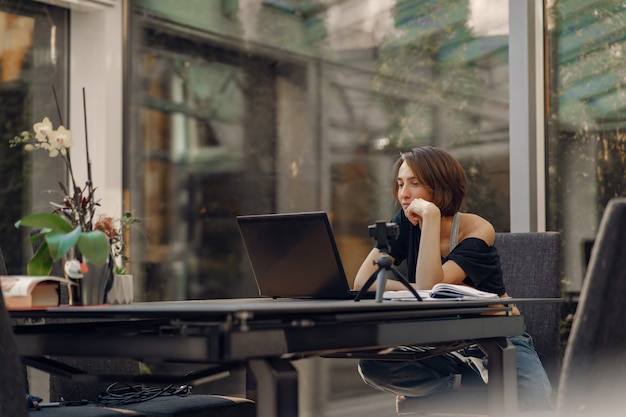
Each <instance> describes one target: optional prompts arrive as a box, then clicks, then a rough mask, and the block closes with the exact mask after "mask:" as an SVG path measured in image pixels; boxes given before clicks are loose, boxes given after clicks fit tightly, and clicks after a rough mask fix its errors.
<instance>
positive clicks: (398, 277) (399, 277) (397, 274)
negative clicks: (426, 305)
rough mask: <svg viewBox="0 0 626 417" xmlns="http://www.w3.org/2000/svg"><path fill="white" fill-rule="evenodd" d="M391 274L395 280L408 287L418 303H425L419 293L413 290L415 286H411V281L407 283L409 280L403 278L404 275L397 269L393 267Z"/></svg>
mask: <svg viewBox="0 0 626 417" xmlns="http://www.w3.org/2000/svg"><path fill="white" fill-rule="evenodd" d="M391 272H392V273H393V276H394V278H393V279H395V280H396V281H400V282H401V283H402V284H403V285H404V286H405V287H406V289H407V290H409V291H411V294H413V295H414V296H415V298H416V299H417V300H418V301H423V300H422V297H420V295H419V294H418V293H417V291H415V288H413V286H412V285H411V284H409V281H407V279H406V278H405V277H403V276H402V274H401V273H400V272H399V271H398V270H397V269H396V268H395V267H393V266H392V267H391ZM377 295H378V294H377Z"/></svg>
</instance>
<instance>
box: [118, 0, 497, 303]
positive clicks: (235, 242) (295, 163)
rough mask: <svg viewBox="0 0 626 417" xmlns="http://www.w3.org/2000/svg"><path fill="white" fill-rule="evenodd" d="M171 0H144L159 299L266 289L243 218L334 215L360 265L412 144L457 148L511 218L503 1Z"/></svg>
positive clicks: (485, 199)
mask: <svg viewBox="0 0 626 417" xmlns="http://www.w3.org/2000/svg"><path fill="white" fill-rule="evenodd" d="M171 4H172V3H166V2H158V1H155V0H152V1H150V0H142V1H139V2H137V4H135V6H134V9H133V10H134V12H135V13H134V14H133V19H134V24H133V25H132V27H133V28H135V31H136V32H135V34H134V36H133V39H135V41H134V43H133V46H132V48H133V50H135V51H137V52H138V53H136V54H134V55H133V64H132V65H133V68H135V70H134V71H133V73H135V74H136V75H137V76H136V78H134V79H133V90H132V91H133V103H134V106H135V107H134V111H135V112H136V114H137V119H136V120H137V121H138V124H137V125H135V126H134V128H133V130H134V131H136V132H138V134H139V135H140V137H141V141H140V142H139V143H140V145H131V146H138V147H137V148H136V149H134V151H133V153H130V154H129V155H135V156H133V161H134V162H130V163H129V175H128V177H127V181H128V183H129V188H130V191H131V200H132V201H133V202H132V206H133V207H143V208H142V211H143V213H142V214H140V217H142V218H144V219H146V221H145V227H146V231H147V233H146V236H147V238H146V239H139V240H138V241H137V242H135V243H136V245H135V246H134V247H133V250H134V251H136V250H140V251H141V252H142V254H141V256H140V257H138V256H137V255H135V254H133V259H138V258H141V259H143V264H142V265H140V266H138V267H137V268H139V269H140V270H139V271H135V272H134V273H135V274H143V275H145V276H146V277H147V283H148V284H147V288H146V289H147V290H148V291H149V293H148V298H156V299H160V298H215V297H231V296H240V295H247V296H254V295H256V288H255V285H254V280H253V277H252V274H251V271H250V267H249V264H248V262H247V258H246V257H245V253H244V252H243V248H242V245H241V239H240V237H239V234H238V230H237V227H236V223H235V221H234V216H235V215H237V214H251V213H264V212H268V213H269V212H290V211H312V210H325V211H327V212H329V214H330V216H331V219H332V221H333V228H334V230H335V234H336V237H337V241H338V244H339V248H340V252H341V254H342V258H343V260H344V264H345V267H346V270H347V275H348V276H349V277H350V279H352V277H353V275H354V274H355V272H356V268H357V267H358V265H359V264H360V262H361V260H362V258H363V256H364V255H365V253H367V252H368V251H369V248H370V247H371V246H372V244H373V242H371V241H370V239H369V237H368V234H367V225H368V224H371V223H373V222H374V221H376V220H380V219H385V218H386V219H388V218H390V216H391V215H392V213H393V212H394V211H395V207H394V206H393V199H392V196H391V194H390V184H391V180H392V179H391V178H390V177H389V176H390V173H391V165H392V163H393V161H394V160H395V158H396V157H397V155H398V152H399V151H401V150H403V149H407V148H410V147H413V146H419V145H426V144H429V145H436V146H440V147H444V148H446V149H448V150H449V151H450V152H452V153H453V154H454V155H455V156H456V157H457V158H458V159H459V160H460V161H462V163H463V164H464V166H465V168H466V170H467V174H468V178H469V184H468V198H467V200H466V210H468V211H473V212H477V213H479V214H481V215H483V216H485V217H487V218H489V219H490V220H491V221H492V222H493V223H494V224H495V225H496V227H497V228H498V230H500V231H506V230H508V227H509V221H508V217H509V208H508V201H509V194H508V193H509V192H508V188H509V185H508V184H509V181H508V176H509V174H508V124H509V122H508V118H509V115H508V2H507V0H489V1H479V0H473V1H467V0H448V1H425V0H422V1H418V0H398V1H396V0H369V1H363V0H361V1H331V0H324V1H322V0H320V1H306V2H303V1H296V0H292V1H282V0H281V1H275V0H264V1H246V2H243V1H239V2H237V1H223V2H210V3H208V4H203V7H201V8H200V7H188V8H172V7H171ZM295 272H296V276H297V271H295ZM296 279H297V278H296Z"/></svg>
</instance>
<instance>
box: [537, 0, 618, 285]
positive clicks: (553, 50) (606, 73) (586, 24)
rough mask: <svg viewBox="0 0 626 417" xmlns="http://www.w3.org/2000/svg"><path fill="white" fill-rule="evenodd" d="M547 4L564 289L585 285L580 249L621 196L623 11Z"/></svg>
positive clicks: (554, 220)
mask: <svg viewBox="0 0 626 417" xmlns="http://www.w3.org/2000/svg"><path fill="white" fill-rule="evenodd" d="M623 3H624V2H622V1H612V0H600V1H587V2H583V1H576V0H560V1H558V2H555V1H551V2H549V7H548V9H547V16H549V19H550V20H549V32H548V40H549V43H548V46H549V53H548V57H549V60H548V74H549V85H550V87H551V88H550V90H549V104H550V106H549V110H548V112H549V113H548V117H547V120H548V126H547V132H548V146H549V148H548V151H549V156H550V160H549V171H548V172H549V188H548V192H549V197H550V199H549V203H550V205H549V222H550V227H551V228H553V229H554V230H559V231H561V233H562V234H563V240H564V245H565V265H564V269H565V277H566V280H565V283H566V288H565V289H566V290H567V291H573V292H576V291H578V290H580V288H581V285H582V277H583V274H584V266H585V265H584V259H585V258H584V250H585V244H587V242H588V241H589V240H590V239H593V237H594V236H595V234H596V229H597V226H598V223H599V220H600V218H601V216H602V212H603V211H604V207H605V206H606V203H607V202H608V200H610V199H611V198H613V197H616V196H623V195H625V193H626V180H625V178H626V164H625V161H626V140H625V139H626V135H625V134H624V127H625V126H626V121H625V120H626V119H625V116H624V109H625V108H626V94H625V93H624V88H623V87H624V80H626V68H625V67H624V48H625V47H626V29H625V28H626V8H624V4H623Z"/></svg>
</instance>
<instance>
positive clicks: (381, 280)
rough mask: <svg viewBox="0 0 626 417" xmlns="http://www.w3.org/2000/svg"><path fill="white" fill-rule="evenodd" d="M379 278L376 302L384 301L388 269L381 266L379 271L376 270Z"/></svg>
mask: <svg viewBox="0 0 626 417" xmlns="http://www.w3.org/2000/svg"><path fill="white" fill-rule="evenodd" d="M376 276H377V280H378V281H376V302H377V303H382V302H383V293H384V292H385V283H386V281H387V271H386V270H384V269H382V268H379V269H378V272H376Z"/></svg>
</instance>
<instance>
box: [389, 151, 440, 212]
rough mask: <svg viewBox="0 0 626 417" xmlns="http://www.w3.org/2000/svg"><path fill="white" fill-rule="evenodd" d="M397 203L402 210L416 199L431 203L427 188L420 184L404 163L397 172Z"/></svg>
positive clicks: (429, 192) (430, 195) (429, 191)
mask: <svg viewBox="0 0 626 417" xmlns="http://www.w3.org/2000/svg"><path fill="white" fill-rule="evenodd" d="M396 181H397V184H398V201H399V202H400V204H401V205H402V208H403V209H406V208H407V207H408V206H409V204H411V201H413V200H415V199H416V198H422V199H424V200H426V201H432V193H431V190H430V188H429V187H428V186H426V185H423V184H420V182H419V180H418V179H417V177H416V176H415V174H414V173H413V171H412V170H411V168H409V166H408V165H407V163H406V161H404V162H402V165H400V169H399V170H398V178H397V179H396Z"/></svg>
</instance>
